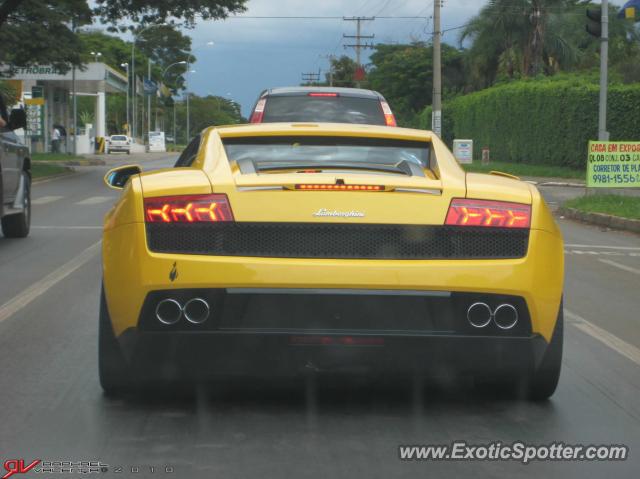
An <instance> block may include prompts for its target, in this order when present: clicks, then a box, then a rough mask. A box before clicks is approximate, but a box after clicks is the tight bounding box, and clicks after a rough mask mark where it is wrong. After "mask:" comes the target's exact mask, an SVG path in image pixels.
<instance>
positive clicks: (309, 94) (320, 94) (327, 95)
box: [308, 92, 338, 97]
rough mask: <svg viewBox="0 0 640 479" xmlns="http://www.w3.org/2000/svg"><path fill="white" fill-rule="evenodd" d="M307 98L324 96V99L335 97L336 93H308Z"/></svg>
mask: <svg viewBox="0 0 640 479" xmlns="http://www.w3.org/2000/svg"><path fill="white" fill-rule="evenodd" d="M308 96H324V97H336V96H338V94H337V93H329V92H312V93H308Z"/></svg>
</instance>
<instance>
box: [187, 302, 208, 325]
mask: <svg viewBox="0 0 640 479" xmlns="http://www.w3.org/2000/svg"><path fill="white" fill-rule="evenodd" d="M209 312H210V309H209V303H207V302H206V301H205V300H204V299H202V298H193V299H190V300H189V301H187V303H186V304H185V305H184V317H185V318H187V321H189V322H190V323H193V324H200V323H204V322H205V321H206V320H207V319H209Z"/></svg>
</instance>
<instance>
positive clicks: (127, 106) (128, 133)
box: [120, 63, 131, 136]
mask: <svg viewBox="0 0 640 479" xmlns="http://www.w3.org/2000/svg"><path fill="white" fill-rule="evenodd" d="M120 66H121V67H124V69H125V70H126V72H127V102H126V110H127V135H128V136H131V123H129V64H128V63H121V64H120Z"/></svg>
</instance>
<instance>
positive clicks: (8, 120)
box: [0, 98, 31, 238]
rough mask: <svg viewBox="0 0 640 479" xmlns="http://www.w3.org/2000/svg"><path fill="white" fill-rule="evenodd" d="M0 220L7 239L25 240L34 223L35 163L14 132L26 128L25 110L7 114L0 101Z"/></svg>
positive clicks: (16, 110)
mask: <svg viewBox="0 0 640 479" xmlns="http://www.w3.org/2000/svg"><path fill="white" fill-rule="evenodd" d="M0 116H1V118H2V121H0V218H1V222H2V234H3V235H4V236H5V237H6V238H24V237H25V236H27V235H28V234H29V226H30V223H31V160H30V159H29V150H28V149H27V147H26V146H25V145H24V144H23V143H22V142H21V141H20V139H19V138H18V136H17V135H16V134H15V133H14V130H18V129H20V128H24V127H26V122H27V118H26V114H25V111H24V110H21V109H15V110H11V113H9V114H8V113H7V110H6V107H5V105H4V102H3V101H2V99H1V98H0Z"/></svg>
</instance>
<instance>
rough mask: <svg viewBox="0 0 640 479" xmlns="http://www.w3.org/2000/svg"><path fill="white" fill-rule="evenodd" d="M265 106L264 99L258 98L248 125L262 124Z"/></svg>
mask: <svg viewBox="0 0 640 479" xmlns="http://www.w3.org/2000/svg"><path fill="white" fill-rule="evenodd" d="M266 104H267V99H266V98H260V99H259V100H258V103H256V107H255V108H254V109H253V113H252V114H251V119H250V120H249V122H250V123H262V117H263V116H264V106H265V105H266Z"/></svg>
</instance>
